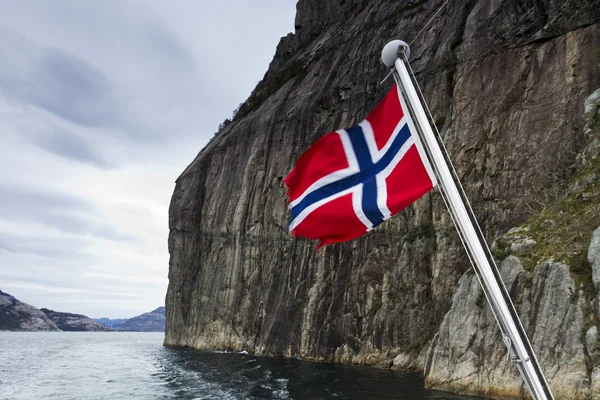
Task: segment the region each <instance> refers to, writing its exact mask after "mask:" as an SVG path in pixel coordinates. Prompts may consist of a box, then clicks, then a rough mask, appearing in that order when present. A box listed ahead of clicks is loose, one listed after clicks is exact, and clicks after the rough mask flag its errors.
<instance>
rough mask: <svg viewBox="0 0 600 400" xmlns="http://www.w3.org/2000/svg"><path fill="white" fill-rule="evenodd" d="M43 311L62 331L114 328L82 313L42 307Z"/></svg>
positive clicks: (108, 330) (92, 330) (96, 330)
mask: <svg viewBox="0 0 600 400" xmlns="http://www.w3.org/2000/svg"><path fill="white" fill-rule="evenodd" d="M40 311H42V312H43V313H44V314H46V316H47V317H48V318H50V320H52V322H54V323H55V324H56V326H57V327H58V328H59V329H60V330H62V331H83V332H111V331H112V329H110V328H108V327H106V326H104V325H102V324H100V323H98V322H96V321H93V320H92V319H91V318H89V317H87V316H85V315H81V314H71V313H66V312H58V311H54V310H49V309H47V308H42V309H41V310H40Z"/></svg>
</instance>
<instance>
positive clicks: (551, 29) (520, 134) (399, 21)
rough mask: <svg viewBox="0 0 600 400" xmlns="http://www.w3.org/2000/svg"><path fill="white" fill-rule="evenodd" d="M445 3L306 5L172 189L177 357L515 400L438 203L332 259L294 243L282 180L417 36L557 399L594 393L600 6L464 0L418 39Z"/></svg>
mask: <svg viewBox="0 0 600 400" xmlns="http://www.w3.org/2000/svg"><path fill="white" fill-rule="evenodd" d="M441 3H442V2H441V1H408V0H400V1H398V0H380V1H365V0H346V1H339V2H330V1H326V2H325V1H320V0H299V1H298V3H297V15H296V20H295V32H294V33H291V34H289V35H287V36H285V37H284V38H282V39H281V41H280V43H279V45H278V46H277V49H276V50H275V55H274V57H273V60H272V62H271V64H270V66H269V68H268V70H267V72H266V74H265V75H264V77H263V79H262V81H261V82H259V83H258V85H257V86H256V88H255V89H254V90H253V92H252V93H251V94H250V96H249V98H248V99H247V100H246V101H245V102H244V104H242V106H241V107H240V108H239V110H238V111H237V113H236V115H235V116H234V118H233V119H232V120H231V121H226V123H224V124H222V126H221V127H220V128H219V131H218V132H217V134H216V135H215V136H214V138H213V139H212V140H211V141H210V142H209V143H208V144H207V145H206V147H204V148H203V149H201V150H200V152H199V154H198V155H197V156H196V158H195V159H194V160H192V162H191V163H190V164H189V166H188V167H187V168H186V169H185V170H184V171H183V172H182V173H181V175H180V176H179V177H178V179H177V181H176V185H175V188H174V191H173V194H172V198H171V203H170V207H169V228H170V232H169V239H168V245H169V253H170V262H169V268H170V270H169V287H168V290H167V296H166V316H167V322H166V332H165V341H164V343H165V344H166V345H172V346H189V347H195V348H201V349H232V350H246V351H248V352H250V353H254V354H262V355H270V356H288V357H299V358H302V359H308V360H322V361H330V362H345V363H360V364H367V365H378V366H381V367H389V366H391V367H393V368H397V369H403V370H411V369H412V370H418V371H421V372H422V373H423V374H424V375H425V377H426V383H427V385H428V387H432V388H436V389H440V390H449V391H454V392H460V393H465V394H475V395H482V396H490V397H491V396H504V397H506V398H520V396H521V393H522V391H525V389H524V388H523V383H522V380H521V379H520V377H519V375H518V373H517V372H516V369H515V367H514V366H513V365H512V364H510V361H509V360H507V354H506V353H507V352H506V347H505V345H504V343H503V340H502V336H501V335H500V333H499V331H498V329H497V328H496V327H495V325H494V321H493V316H491V317H490V316H489V313H488V312H487V311H486V310H488V308H487V306H486V305H485V299H484V298H483V297H482V294H481V292H480V291H479V292H478V291H477V289H476V287H477V281H476V278H475V277H474V275H473V274H472V272H470V264H469V260H468V258H467V256H466V254H465V252H464V250H463V248H462V245H461V242H460V240H459V238H458V236H457V234H456V231H455V228H454V226H453V224H452V221H451V219H450V218H449V216H448V213H447V212H446V210H445V207H444V204H443V200H442V199H441V197H440V196H439V193H438V192H437V191H432V192H431V193H430V194H428V195H426V196H424V197H423V198H421V199H420V200H419V201H417V202H416V203H415V204H414V205H412V206H410V207H408V208H407V209H405V210H404V211H402V212H401V213H400V214H399V215H397V216H396V217H394V218H392V219H390V220H389V221H387V222H385V223H384V224H382V225H381V226H379V227H377V228H376V229H374V230H373V231H371V232H370V233H368V234H367V235H365V236H363V237H362V238H360V239H358V240H354V241H352V242H348V243H340V244H335V245H331V246H326V247H325V248H323V249H321V250H319V251H318V252H317V251H315V243H313V242H310V241H306V240H301V239H293V238H291V237H290V235H289V233H288V232H287V225H288V223H289V218H290V212H289V209H288V207H287V201H286V189H285V187H284V185H283V183H282V181H283V178H284V177H285V176H286V175H287V174H288V173H289V172H290V170H291V168H292V166H293V164H294V162H295V161H296V159H297V158H298V157H299V156H300V155H301V154H302V153H303V152H304V151H305V150H306V149H307V148H308V147H309V146H310V145H311V144H312V143H314V142H315V141H316V140H317V139H318V138H319V137H320V136H322V135H323V134H325V133H327V132H331V131H334V130H336V129H340V128H343V127H350V126H353V125H354V124H356V123H357V122H359V121H361V120H362V119H363V118H364V117H365V116H366V115H367V114H368V112H369V111H371V110H372V109H373V108H374V107H375V105H376V104H377V103H378V102H379V101H380V100H381V99H382V98H383V96H384V95H385V94H386V93H387V91H388V90H389V89H390V86H391V82H390V80H388V81H386V83H384V84H380V82H381V81H382V80H383V78H384V77H385V76H386V75H387V74H388V72H389V71H388V70H387V69H386V68H384V67H383V66H382V65H381V63H380V61H379V57H380V52H381V49H382V48H383V46H384V45H385V44H386V43H387V42H388V41H389V40H391V39H403V40H405V41H407V42H411V41H412V40H413V39H415V38H416V40H414V43H413V44H412V45H411V53H412V56H411V62H412V64H411V65H412V68H413V69H414V72H415V74H416V77H415V78H416V81H417V82H418V83H419V84H420V85H421V86H422V89H423V96H424V98H425V99H427V102H428V104H429V106H430V107H431V112H432V115H433V119H434V120H435V122H436V124H437V126H438V127H439V129H440V131H441V136H442V137H443V139H444V142H445V146H446V147H447V150H448V153H449V155H450V158H451V159H452V161H453V163H454V166H455V168H456V171H457V174H458V175H459V176H460V178H461V180H462V183H463V185H464V189H465V191H466V193H467V196H468V198H469V199H470V201H471V204H472V206H473V209H474V212H475V214H476V215H477V216H478V217H479V222H480V224H481V228H482V230H483V232H484V234H485V236H486V237H487V239H488V241H489V243H492V242H494V241H496V246H495V250H494V251H495V256H496V257H497V259H498V261H499V262H500V264H501V265H503V267H502V272H503V274H505V276H506V280H507V283H508V284H510V287H509V289H510V293H511V295H513V296H514V297H513V300H514V302H515V303H516V305H517V307H518V311H519V313H521V317H522V319H523V321H524V324H525V329H526V330H527V332H528V334H529V335H530V337H531V338H532V345H533V347H534V349H535V350H536V352H537V353H538V354H539V358H540V360H539V361H540V364H541V366H542V368H543V369H544V371H545V372H546V374H547V375H546V376H547V378H548V380H549V384H550V386H551V387H552V388H553V390H554V391H555V397H556V398H560V399H588V398H591V397H592V395H593V396H595V397H598V395H599V393H600V355H599V354H598V352H597V349H598V344H599V342H598V334H597V325H598V321H599V320H600V316H598V315H596V314H597V312H596V310H597V305H598V304H599V302H600V298H599V297H598V293H600V278H599V277H600V272H598V271H597V270H594V269H593V268H592V265H597V264H598V262H596V261H593V260H594V257H593V256H592V257H591V258H589V257H588V255H587V253H588V251H591V250H590V249H593V248H595V247H594V245H593V243H596V242H594V237H595V236H593V232H594V231H595V230H596V229H597V228H598V227H599V226H600V216H599V212H600V208H598V207H597V205H598V203H600V200H598V197H597V188H598V176H600V171H598V168H599V167H598V166H599V165H600V161H599V158H598V157H597V156H593V153H594V150H593V148H594V143H596V145H597V144H598V143H599V142H600V133H599V130H598V120H599V118H600V117H598V106H597V104H598V101H597V99H596V100H594V98H595V97H594V95H593V93H595V90H596V89H597V88H599V87H600V70H599V69H598V60H599V59H600V52H599V48H598V43H600V3H599V1H598V0H592V1H590V0H569V1H565V2H552V1H548V0H540V1H538V0H535V1H534V0H497V1H487V0H455V1H452V2H448V3H447V6H446V8H445V9H444V10H443V12H441V13H439V15H438V16H437V17H436V18H434V19H433V20H432V22H431V24H430V25H428V26H427V27H426V29H424V30H423V32H422V34H421V35H420V36H418V34H419V33H420V32H421V30H422V29H423V28H424V27H425V26H426V24H427V23H428V21H429V20H430V19H431V17H432V16H433V15H434V14H435V13H436V12H437V11H438V7H439V6H440V5H441ZM588 106H589V107H588ZM588 109H589V113H588ZM586 154H587V155H592V156H591V157H590V158H588V156H587V155H586ZM584 178H585V179H584ZM582 179H583V180H582ZM509 232H510V233H509ZM596 237H597V236H596ZM591 253H594V252H593V251H591ZM594 254H597V252H596V253H594ZM515 258H516V260H515ZM590 260H592V261H590ZM552 293H555V294H556V295H555V296H553V295H552ZM504 397H503V398H504Z"/></svg>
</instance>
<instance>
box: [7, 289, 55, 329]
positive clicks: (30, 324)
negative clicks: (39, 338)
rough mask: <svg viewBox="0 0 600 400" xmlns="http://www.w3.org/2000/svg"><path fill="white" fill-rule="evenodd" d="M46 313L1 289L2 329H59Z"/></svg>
mask: <svg viewBox="0 0 600 400" xmlns="http://www.w3.org/2000/svg"><path fill="white" fill-rule="evenodd" d="M58 330H59V329H58V327H57V326H56V324H55V323H54V322H52V321H51V320H50V319H49V318H48V317H47V316H46V314H44V313H43V312H41V311H40V310H38V309H37V308H35V307H33V306H30V305H29V304H26V303H22V302H20V301H19V300H17V299H15V298H14V297H13V296H11V295H9V294H8V293H4V292H3V291H1V290H0V331H58Z"/></svg>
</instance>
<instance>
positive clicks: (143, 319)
mask: <svg viewBox="0 0 600 400" xmlns="http://www.w3.org/2000/svg"><path fill="white" fill-rule="evenodd" d="M118 329H119V330H120V331H125V332H164V331H165V307H158V308H157V309H156V310H153V311H150V312H147V313H144V314H142V315H138V316H137V317H133V318H129V319H128V320H127V321H125V322H123V323H122V324H121V325H119V328H118Z"/></svg>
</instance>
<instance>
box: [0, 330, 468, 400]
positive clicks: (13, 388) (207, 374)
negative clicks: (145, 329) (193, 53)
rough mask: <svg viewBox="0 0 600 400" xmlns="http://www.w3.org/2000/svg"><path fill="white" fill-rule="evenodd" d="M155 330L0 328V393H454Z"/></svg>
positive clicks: (410, 379)
mask: <svg viewBox="0 0 600 400" xmlns="http://www.w3.org/2000/svg"><path fill="white" fill-rule="evenodd" d="M162 340H163V334H162V333H133V332H127V333H125V332H123V333H117V332H114V333H113V332H0V399H2V400H9V399H10V400H21V399H27V400H29V399H77V400H88V399H215V400H216V399H311V400H314V399H410V400H413V399H414V400H417V399H419V400H420V399H460V398H461V397H457V396H453V395H449V394H445V393H437V392H431V391H427V390H425V389H424V388H423V379H422V378H421V377H420V376H419V375H416V374H400V373H396V372H393V371H388V370H379V369H375V368H366V367H353V366H342V365H331V364H320V363H307V362H302V361H298V360H290V359H269V358H264V357H255V356H252V355H248V354H237V353H215V352H201V351H195V350H191V349H172V348H165V347H163V346H162Z"/></svg>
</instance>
